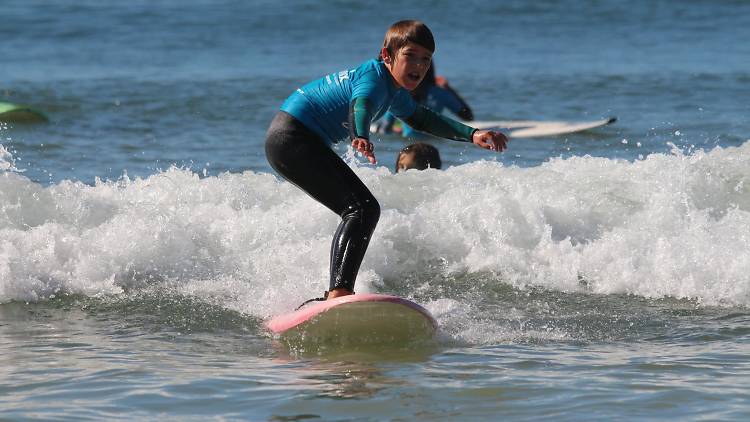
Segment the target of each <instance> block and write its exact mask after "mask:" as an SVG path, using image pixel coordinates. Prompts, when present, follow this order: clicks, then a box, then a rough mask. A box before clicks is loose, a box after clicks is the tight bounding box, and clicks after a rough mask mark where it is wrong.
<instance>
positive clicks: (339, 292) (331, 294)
mask: <svg viewBox="0 0 750 422" xmlns="http://www.w3.org/2000/svg"><path fill="white" fill-rule="evenodd" d="M351 294H354V292H352V291H350V290H347V289H344V288H338V289H333V290H329V291H328V300H331V299H334V298H337V297H340V296H349V295H351Z"/></svg>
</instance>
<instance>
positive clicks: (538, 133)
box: [464, 117, 617, 138]
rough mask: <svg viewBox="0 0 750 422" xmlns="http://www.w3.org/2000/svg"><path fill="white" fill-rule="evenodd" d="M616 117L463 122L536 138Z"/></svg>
mask: <svg viewBox="0 0 750 422" xmlns="http://www.w3.org/2000/svg"><path fill="white" fill-rule="evenodd" d="M616 121H617V118H616V117H608V118H606V119H600V120H591V121H580V122H572V121H535V120H475V121H471V122H464V123H465V124H467V125H469V126H472V127H475V128H477V129H498V130H501V131H503V132H504V133H505V134H506V135H507V136H508V137H510V138H536V137H543V136H559V135H567V134H570V133H576V132H582V131H586V130H591V129H595V128H598V127H602V126H606V125H610V124H612V123H614V122H616Z"/></svg>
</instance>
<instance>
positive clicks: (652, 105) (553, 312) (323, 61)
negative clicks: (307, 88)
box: [0, 0, 750, 421]
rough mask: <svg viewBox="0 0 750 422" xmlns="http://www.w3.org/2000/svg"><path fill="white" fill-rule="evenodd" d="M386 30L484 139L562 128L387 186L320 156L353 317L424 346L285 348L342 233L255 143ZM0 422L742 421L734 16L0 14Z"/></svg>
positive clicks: (516, 11)
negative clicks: (464, 108) (349, 190)
mask: <svg viewBox="0 0 750 422" xmlns="http://www.w3.org/2000/svg"><path fill="white" fill-rule="evenodd" d="M404 18H418V19H421V20H423V21H425V22H426V23H427V24H428V25H429V26H430V28H431V29H432V30H433V32H434V33H435V37H436V42H437V51H436V54H435V57H434V59H435V66H436V69H437V73H438V74H441V75H444V76H446V77H447V78H448V80H449V81H450V83H451V85H452V86H453V87H454V88H455V89H456V90H457V91H459V92H460V93H461V95H462V96H463V97H464V98H465V99H466V100H467V102H468V103H469V104H470V105H471V106H472V108H473V110H474V113H475V115H476V117H477V118H478V119H480V120H543V121H548V120H566V121H584V120H595V119H601V118H606V117H610V116H616V117H617V119H618V120H617V122H616V123H614V124H613V125H610V126H607V127H603V128H599V129H596V130H592V131H589V132H585V133H578V134H571V135H565V136H556V137H543V138H530V139H516V140H511V142H510V145H509V149H508V150H507V151H506V152H505V153H503V154H495V153H492V152H488V151H485V150H481V149H479V148H476V147H473V146H471V145H467V144H463V143H451V142H449V141H445V142H441V141H431V142H433V144H434V145H436V146H438V147H439V148H440V152H441V154H442V157H443V162H444V169H443V170H428V171H423V172H419V171H409V172H406V173H403V174H394V173H393V165H394V162H395V155H396V152H397V151H398V150H400V149H401V148H403V147H404V146H405V145H406V144H407V143H408V141H407V140H404V139H399V138H397V137H392V136H378V137H375V138H379V139H377V140H376V142H375V148H376V149H375V153H376V156H377V158H378V160H379V163H378V164H377V165H375V166H373V165H370V164H368V163H367V162H366V161H365V160H363V159H362V158H361V157H357V156H356V155H355V154H353V152H352V151H351V149H350V148H348V147H347V145H338V146H337V147H336V150H337V152H339V153H340V154H341V155H342V157H344V159H345V160H346V161H347V162H348V163H349V164H350V165H351V166H352V167H353V168H354V169H355V172H356V173H357V174H358V175H359V176H360V177H361V178H362V180H364V182H365V183H366V184H367V185H368V186H369V187H370V188H371V190H372V191H373V193H374V194H375V196H376V197H377V198H378V199H379V201H380V204H381V207H382V216H381V219H380V223H379V225H378V228H377V230H376V232H375V234H374V237H373V239H372V241H371V246H370V249H369V251H368V253H367V256H366V257H365V260H364V262H363V264H362V268H361V270H360V275H359V279H358V282H357V290H358V291H359V292H373V293H387V294H395V295H399V296H403V297H407V298H410V299H412V300H415V301H417V302H418V303H420V304H422V305H423V306H425V307H426V308H427V309H429V310H430V311H431V312H432V313H433V314H434V316H435V318H436V319H437V321H438V322H439V324H440V331H439V333H438V335H437V337H436V338H435V340H434V341H433V342H429V343H426V344H425V343H419V344H396V345H387V347H381V348H372V349H370V348H367V347H359V348H357V347H355V348H343V349H341V348H335V347H325V345H322V346H321V347H319V348H290V347H287V346H285V345H284V344H283V343H282V342H280V341H278V339H276V338H274V337H273V336H271V335H270V334H268V333H267V332H266V330H265V329H264V328H263V322H264V321H265V320H267V319H268V318H270V317H272V316H275V315H279V314H282V313H285V312H288V311H290V310H291V309H293V308H294V307H295V306H297V305H298V304H299V303H300V302H302V301H304V300H306V299H308V298H311V297H316V296H319V295H320V294H321V293H322V292H323V290H325V289H326V287H327V273H328V254H329V248H330V242H331V237H332V235H333V232H334V230H335V227H336V225H337V222H338V217H337V216H336V215H334V214H332V213H331V212H330V211H328V210H327V209H325V208H324V207H322V206H321V205H319V204H318V203H316V202H315V201H313V200H311V199H310V198H308V197H307V196H306V195H305V194H304V193H302V192H301V191H299V190H298V189H297V188H295V187H294V186H292V185H290V184H289V183H287V182H284V181H282V180H281V179H279V178H278V177H277V176H275V175H274V173H273V172H272V171H271V169H270V167H269V166H268V164H267V162H266V160H265V156H264V149H263V142H264V133H265V131H266V128H267V126H268V123H269V122H270V120H271V119H272V117H273V115H274V113H275V112H276V110H277V109H278V107H279V105H280V104H281V102H282V101H283V100H284V98H285V97H286V96H287V95H289V94H290V93H291V92H293V90H294V89H295V88H297V87H298V86H300V85H302V84H303V83H305V82H307V81H309V80H312V79H314V78H318V77H320V76H322V75H324V74H326V73H330V72H334V71H339V70H343V69H347V68H352V67H355V66H356V65H358V64H359V63H361V62H362V61H364V60H367V59H370V58H372V57H374V56H375V55H376V54H377V52H378V50H379V48H380V45H381V43H382V38H383V34H384V32H385V30H386V28H387V27H388V26H389V25H390V24H391V23H393V22H395V21H397V20H400V19H404ZM0 20H1V21H2V25H0V101H4V102H13V103H24V104H29V105H31V106H32V107H34V108H36V109H38V110H41V111H43V112H44V113H45V114H46V115H47V116H48V117H49V122H47V123H37V124H20V123H3V124H0V145H1V147H0V420H14V421H15V420H69V421H80V420H180V421H184V420H195V421H204V420H249V421H269V420H270V421H303V420H304V421H307V420H325V421H335V420H342V421H343V420H371V421H381V420H394V421H398V420H401V421H407V420H408V421H414V420H417V421H454V420H455V421H459V420H460V421H486V420H534V421H536V420H555V421H567V420H569V421H578V420H591V421H600V420H655V421H673V420H727V421H744V420H748V418H750V142H748V140H749V139H750V101H748V99H749V98H750V66H748V64H749V63H750V61H749V60H750V43H749V42H748V40H750V3H749V2H745V1H731V0H723V1H708V0H705V1H704V0H687V1H680V2H672V1H666V0H654V1H645V0H643V1H632V2H625V1H614V0H603V1H573V0H560V1H534V2H529V1H521V0H518V1H495V0H464V1H461V2H449V1H438V0H431V1H422V0H415V1H411V2H402V1H395V0H382V1H378V2H369V1H368V2H365V1H343V0H340V1H302V0H287V1H283V2H278V1H265V0H257V1H239V0H236V1H235V0H216V1H207V0H206V1H203V0H188V1H186V0H179V1H178V0H156V1H145V0H133V1H127V2H114V1H94V0H76V1H72V0H67V1H66V0H60V1H42V0H25V1H20V0H18V1H16V0H6V1H2V2H0Z"/></svg>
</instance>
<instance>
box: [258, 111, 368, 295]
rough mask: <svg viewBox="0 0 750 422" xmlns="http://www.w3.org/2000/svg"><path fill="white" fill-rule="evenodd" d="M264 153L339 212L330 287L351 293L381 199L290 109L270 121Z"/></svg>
mask: <svg viewBox="0 0 750 422" xmlns="http://www.w3.org/2000/svg"><path fill="white" fill-rule="evenodd" d="M266 157H267V158H268V162H269V163H270V164H271V167H273V169H274V170H276V172H277V173H279V174H280V175H281V176H283V177H284V178H285V179H286V180H288V181H289V182H291V183H293V184H295V185H296V186H297V187H299V188H300V189H302V190H303V191H305V192H307V194H308V195H310V196H312V197H313V198H314V199H315V200H317V201H318V202H320V203H321V204H323V205H325V206H326V207H328V208H329V209H330V210H331V211H333V212H335V213H336V214H338V215H339V216H341V223H340V224H339V226H338V228H337V229H336V234H335V235H334V237H333V243H332V245H331V281H330V286H329V289H336V288H345V289H348V290H349V291H352V292H353V291H354V282H355V281H356V278H357V272H358V271H359V266H360V264H361V263H362V259H363V258H364V256H365V252H366V251H367V245H368V244H369V242H370V237H371V236H372V232H373V231H374V230H375V226H376V225H377V223H378V219H379V218H380V204H378V201H377V200H376V199H375V197H374V196H373V195H372V193H370V190H369V189H367V186H365V184H364V183H362V181H361V180H359V177H357V175H356V174H355V173H354V172H353V171H352V169H351V168H349V166H347V165H346V163H345V162H344V161H343V160H342V159H341V157H339V156H338V155H336V153H335V152H333V150H332V149H331V148H330V147H329V146H328V145H326V144H325V142H324V141H323V140H322V139H320V137H319V136H318V135H317V134H315V132H313V131H311V130H310V129H308V128H307V127H305V125H304V124H302V123H301V122H300V121H299V120H297V119H295V118H294V117H293V116H291V115H290V114H288V113H285V112H283V111H282V112H279V113H278V114H277V115H276V117H275V118H274V119H273V122H271V127H270V128H269V129H268V134H267V138H266Z"/></svg>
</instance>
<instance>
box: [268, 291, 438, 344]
mask: <svg viewBox="0 0 750 422" xmlns="http://www.w3.org/2000/svg"><path fill="white" fill-rule="evenodd" d="M265 325H266V327H267V328H268V329H269V330H270V331H271V332H272V333H274V334H276V335H278V336H279V338H281V339H282V340H284V341H285V342H287V343H290V344H295V345H302V344H339V345H340V344H355V345H362V344H394V345H398V346H402V345H403V344H404V343H408V342H414V341H423V340H429V339H430V338H432V337H433V336H434V335H435V332H436V330H437V322H436V321H435V319H434V318H433V317H432V315H431V314H430V312H429V311H427V310H426V309H425V308H423V307H422V306H420V305H418V304H416V303H414V302H412V301H410V300H408V299H404V298H400V297H396V296H389V295H380V294H355V295H349V296H342V297H338V298H336V299H333V300H326V301H321V302H313V303H310V304H309V305H306V306H304V307H302V308H301V309H299V310H297V311H294V312H291V313H288V314H284V315H280V316H277V317H275V318H273V319H271V320H270V321H268V322H267V323H266V324H265Z"/></svg>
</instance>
